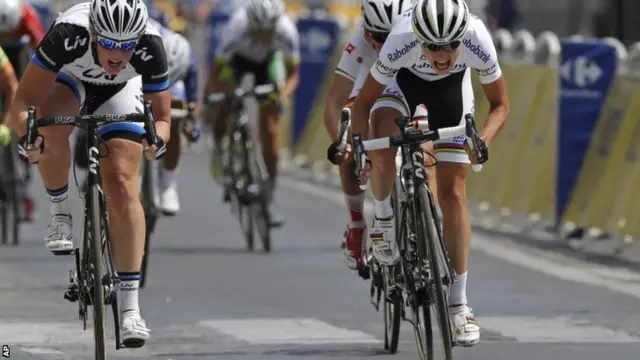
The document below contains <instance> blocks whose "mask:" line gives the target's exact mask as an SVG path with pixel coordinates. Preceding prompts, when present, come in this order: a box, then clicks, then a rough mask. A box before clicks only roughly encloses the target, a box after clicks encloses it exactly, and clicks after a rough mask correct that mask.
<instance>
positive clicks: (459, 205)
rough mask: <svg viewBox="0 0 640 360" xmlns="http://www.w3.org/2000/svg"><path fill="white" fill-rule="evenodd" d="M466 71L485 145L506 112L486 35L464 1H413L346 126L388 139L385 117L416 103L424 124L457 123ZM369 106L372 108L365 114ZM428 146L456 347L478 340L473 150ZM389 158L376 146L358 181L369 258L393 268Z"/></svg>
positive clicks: (460, 144) (391, 130)
mask: <svg viewBox="0 0 640 360" xmlns="http://www.w3.org/2000/svg"><path fill="white" fill-rule="evenodd" d="M470 69H476V71H477V73H478V76H479V80H480V83H481V84H482V88H483V90H484V93H485V95H486V97H487V100H488V101H489V104H490V107H489V108H490V110H489V115H488V118H487V120H486V122H485V126H484V128H483V129H482V132H481V134H480V137H481V142H484V143H486V144H490V143H491V142H492V140H493V139H495V137H496V136H497V135H498V133H499V131H500V130H501V129H502V127H503V126H504V124H505V121H506V120H507V116H508V114H509V100H508V98H507V91H506V85H505V81H504V77H503V75H502V71H501V69H500V64H499V62H498V57H497V54H496V49H495V46H494V44H493V40H492V39H491V35H490V34H489V31H488V30H487V28H486V26H485V24H484V23H483V22H482V20H480V19H478V18H477V17H475V16H473V15H471V14H470V13H469V8H468V6H467V4H466V3H465V2H464V0H418V1H417V2H416V5H415V7H414V10H413V12H412V15H411V17H409V18H405V19H402V20H401V21H400V22H398V23H397V24H395V25H394V27H393V30H392V31H391V34H390V35H389V37H388V38H387V41H386V42H385V44H384V46H383V47H382V49H381V50H380V54H379V55H378V59H377V60H376V63H375V64H374V65H373V66H372V67H371V70H370V72H369V75H368V76H367V78H366V79H365V81H364V84H363V85H362V88H361V89H360V92H359V94H358V96H357V98H356V100H355V103H354V104H353V124H352V128H353V131H354V132H359V133H360V134H362V136H363V138H365V139H366V138H369V137H376V138H377V137H382V136H392V135H394V134H395V133H396V131H397V130H396V125H395V124H394V121H393V120H392V119H394V118H395V117H397V116H401V115H404V116H409V115H410V113H411V111H413V109H415V108H416V107H417V106H418V105H420V104H424V105H425V106H426V108H427V109H428V110H429V126H430V128H431V129H439V128H443V127H450V126H457V125H458V124H460V123H461V122H462V121H464V118H465V114H467V113H472V112H473V110H474V98H473V95H474V94H473V88H472V86H471V70H470ZM381 93H382V94H402V97H403V101H402V102H400V103H398V105H402V106H398V107H395V109H394V110H392V109H388V108H378V109H375V107H376V105H377V104H378V103H379V102H380V101H381V100H379V97H380V94H381ZM382 101H384V100H382ZM372 108H374V109H375V110H374V111H373V112H372V113H371V114H370V111H371V109H372ZM369 117H370V118H371V124H369V121H367V120H368V119H369ZM370 128H371V130H372V132H371V133H370V132H369V130H370ZM369 134H371V136H369ZM435 149H436V158H437V160H438V161H437V165H436V175H437V177H438V192H439V193H440V196H439V198H440V206H441V208H442V212H443V226H442V227H443V232H444V240H445V244H446V247H447V252H448V255H449V257H450V259H451V265H452V267H453V269H454V270H455V272H456V274H457V277H456V281H455V282H454V283H453V284H452V285H451V288H450V291H449V303H450V304H451V308H450V315H451V319H452V324H453V326H454V328H455V331H454V337H455V341H456V343H457V344H459V345H461V346H472V345H474V344H476V343H477V342H478V341H479V340H480V327H479V326H478V323H477V321H476V320H475V317H474V314H473V310H472V309H471V308H470V307H469V306H468V301H467V291H466V284H467V268H468V260H469V251H470V250H471V223H470V218H469V212H468V210H467V200H466V187H465V182H466V176H467V172H468V170H469V169H468V168H469V163H470V162H475V161H476V154H475V153H474V152H472V151H469V148H468V145H467V144H466V137H464V136H461V137H456V138H453V139H441V140H438V141H436V142H435ZM465 150H467V151H465ZM468 154H470V155H471V156H469V155H468ZM395 156H396V149H386V150H380V151H376V152H375V156H372V157H371V162H368V160H366V159H365V161H363V163H364V164H367V165H365V169H364V171H363V173H362V174H361V175H362V178H361V180H362V181H366V180H367V179H368V178H369V175H371V192H372V194H373V198H374V211H375V221H374V224H373V226H372V229H371V231H370V238H371V242H372V244H373V255H374V256H375V257H376V259H377V260H378V261H379V262H380V263H381V264H384V265H393V264H395V263H397V261H398V260H399V258H400V254H399V250H398V245H397V243H396V240H395V231H396V229H395V225H394V220H393V217H394V211H393V207H392V205H391V200H390V194H391V187H392V186H393V182H394V180H395V179H396V171H395V169H396V167H395ZM369 172H370V174H369Z"/></svg>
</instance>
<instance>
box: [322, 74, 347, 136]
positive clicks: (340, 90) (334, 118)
mask: <svg viewBox="0 0 640 360" xmlns="http://www.w3.org/2000/svg"><path fill="white" fill-rule="evenodd" d="M352 87H353V80H352V79H350V78H348V77H346V76H344V75H342V74H340V73H338V72H337V71H336V72H335V73H334V74H333V82H332V83H331V88H329V92H328V93H327V97H326V98H325V102H324V126H325V127H326V128H327V133H329V138H330V139H331V140H332V141H334V142H335V141H336V140H337V138H338V124H339V123H340V112H341V111H342V107H343V106H344V104H345V103H346V102H347V100H348V99H347V98H348V97H349V93H351V88H352Z"/></svg>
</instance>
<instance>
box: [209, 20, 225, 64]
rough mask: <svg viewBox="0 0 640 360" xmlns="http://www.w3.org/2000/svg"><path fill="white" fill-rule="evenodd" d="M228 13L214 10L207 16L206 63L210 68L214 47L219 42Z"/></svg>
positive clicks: (214, 51)
mask: <svg viewBox="0 0 640 360" xmlns="http://www.w3.org/2000/svg"><path fill="white" fill-rule="evenodd" d="M229 16H230V15H229V13H225V12H214V13H212V14H211V16H209V20H208V24H207V25H208V26H207V44H208V47H207V63H208V65H209V66H208V68H211V65H212V64H213V56H214V55H215V53H216V48H217V47H218V44H220V38H221V37H222V30H223V29H224V26H225V25H226V24H227V21H228V20H229Z"/></svg>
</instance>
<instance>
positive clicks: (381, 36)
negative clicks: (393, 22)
mask: <svg viewBox="0 0 640 360" xmlns="http://www.w3.org/2000/svg"><path fill="white" fill-rule="evenodd" d="M388 37H389V33H382V32H372V33H371V38H372V39H373V40H374V41H375V42H379V43H381V44H384V42H385V41H387V38H388Z"/></svg>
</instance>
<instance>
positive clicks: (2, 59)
mask: <svg viewBox="0 0 640 360" xmlns="http://www.w3.org/2000/svg"><path fill="white" fill-rule="evenodd" d="M7 64H9V65H11V62H9V58H8V57H7V54H6V53H5V52H4V49H3V48H2V47H0V69H2V68H4V67H5V66H7Z"/></svg>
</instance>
